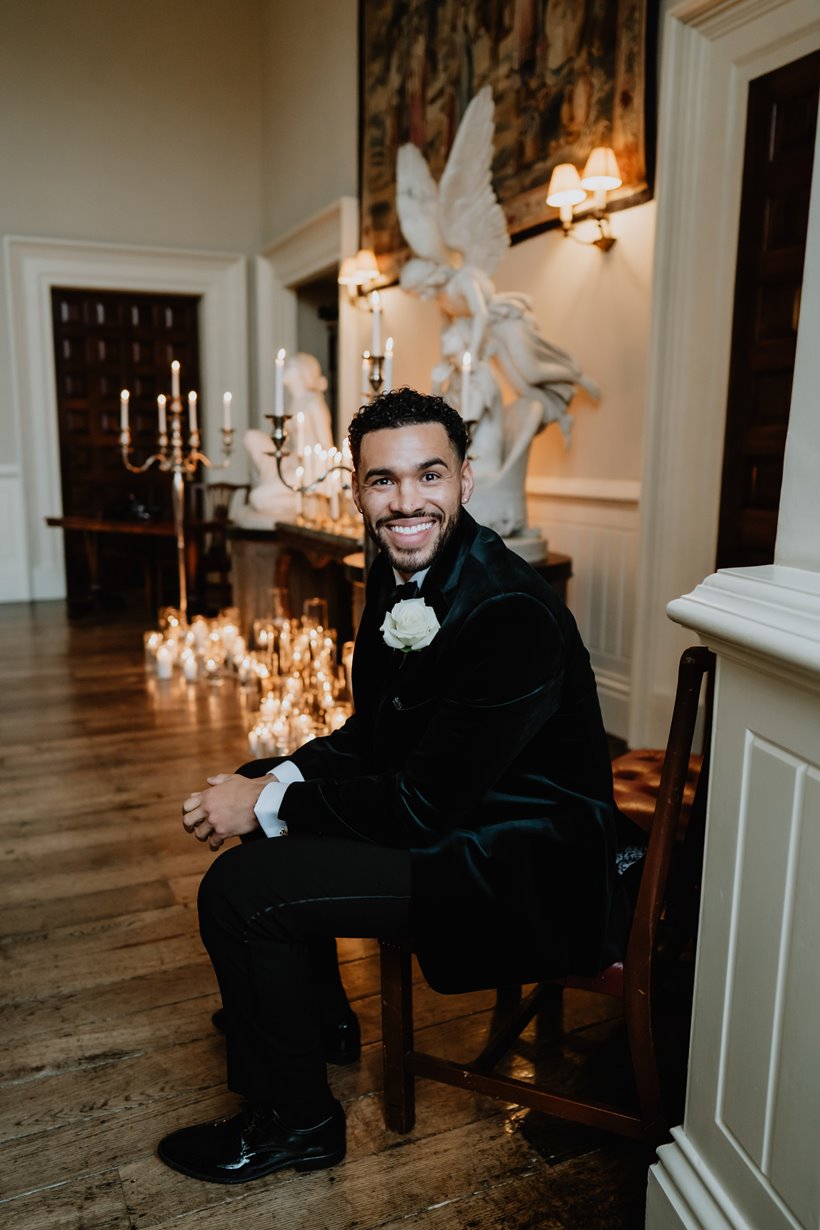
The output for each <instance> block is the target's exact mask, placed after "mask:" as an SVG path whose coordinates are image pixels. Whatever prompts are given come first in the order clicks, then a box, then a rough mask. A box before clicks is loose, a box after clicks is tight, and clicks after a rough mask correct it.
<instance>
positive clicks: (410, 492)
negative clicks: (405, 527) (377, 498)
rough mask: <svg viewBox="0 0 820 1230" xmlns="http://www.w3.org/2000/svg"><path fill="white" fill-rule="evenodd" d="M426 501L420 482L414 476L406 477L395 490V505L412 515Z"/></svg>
mask: <svg viewBox="0 0 820 1230" xmlns="http://www.w3.org/2000/svg"><path fill="white" fill-rule="evenodd" d="M423 503H424V499H423V497H422V493H421V491H420V490H419V484H418V482H417V481H416V479H414V478H405V479H403V480H402V481H401V482H398V483H397V484H396V486H395V489H394V491H393V506H394V508H395V509H396V510H397V511H400V512H402V513H404V515H405V516H410V515H411V514H412V513H414V512H417V511H418V509H419V508H421V506H422V505H423Z"/></svg>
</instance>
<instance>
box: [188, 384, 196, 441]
mask: <svg viewBox="0 0 820 1230" xmlns="http://www.w3.org/2000/svg"><path fill="white" fill-rule="evenodd" d="M196 430H197V422H196V393H194V392H193V390H192V391H191V392H190V393H189V394H188V431H189V432H190V433H191V435H192V436H193V435H194V434H195V433H196Z"/></svg>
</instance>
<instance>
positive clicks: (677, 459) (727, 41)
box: [629, 0, 820, 745]
mask: <svg viewBox="0 0 820 1230" xmlns="http://www.w3.org/2000/svg"><path fill="white" fill-rule="evenodd" d="M818 46H820V17H818V13H817V6H816V3H812V0H689V2H687V3H684V4H680V5H677V6H675V7H674V8H673V9H672V10H671V11H670V12H669V14H668V15H667V19H666V23H665V26H664V34H663V64H662V67H661V72H660V75H659V80H660V82H661V97H660V105H659V142H658V151H659V165H658V176H657V183H658V194H657V195H658V208H657V230H656V238H655V256H654V277H653V287H652V325H651V345H650V368H649V394H648V400H647V415H646V426H645V440H644V457H645V468H644V473H645V477H644V483H643V491H642V517H641V545H640V570H639V575H638V581H637V600H636V601H637V610H636V623H635V653H634V663H635V667H634V677H633V693H634V696H633V714H632V719H631V722H630V734H629V742H630V743H631V744H633V745H638V744H646V743H649V744H658V742H659V741H660V742H662V741H663V739H664V738H665V735H666V726H667V723H668V714H669V713H671V706H672V700H673V697H674V691H675V670H676V663H677V660H678V658H679V656H680V652H681V650H682V649H684V648H685V645H686V642H685V639H684V635H685V634H683V633H681V632H680V631H679V630H678V629H677V628H675V627H674V626H672V625H671V624H669V623H668V622H667V621H666V620H664V617H663V612H664V610H665V608H666V605H667V603H668V602H670V601H671V600H672V599H674V598H676V597H677V596H678V595H679V594H681V593H685V592H686V591H688V590H691V589H692V588H693V587H694V586H695V585H697V584H698V582H699V581H700V580H701V579H702V578H703V577H704V576H706V575H708V574H709V573H710V572H711V571H712V570H713V568H714V560H715V550H716V543H717V524H718V510H719V504H720V484H721V471H722V455H723V436H724V429H725V421H726V394H727V387H728V374H729V355H730V346H731V328H732V308H733V295H734V282H735V266H736V252H737V234H738V218H739V211H740V198H741V181H742V172H743V153H744V141H745V133H746V100H747V95H748V85H749V82H750V80H752V78H754V77H757V76H759V75H761V74H762V73H766V72H769V71H771V70H773V69H775V68H778V67H780V66H781V65H784V64H787V63H789V62H790V61H791V60H795V59H797V58H799V57H800V56H803V55H806V54H808V53H809V52H811V51H814V50H815V49H816V48H817V47H818ZM718 115H719V116H720V123H719V124H716V123H715V116H718ZM692 167H697V169H698V172H697V174H696V175H693V174H692V173H691V169H692ZM704 182H708V183H709V184H710V185H711V189H710V191H711V192H712V195H711V196H710V208H709V225H708V226H704V225H703V201H702V195H701V193H702V185H703V183H704ZM671 544H674V549H670V547H671ZM658 696H660V697H662V699H663V704H662V706H661V708H662V709H665V710H666V714H665V716H664V714H662V713H660V712H659V711H658V706H657V705H656V703H655V702H656V698H657V697H658Z"/></svg>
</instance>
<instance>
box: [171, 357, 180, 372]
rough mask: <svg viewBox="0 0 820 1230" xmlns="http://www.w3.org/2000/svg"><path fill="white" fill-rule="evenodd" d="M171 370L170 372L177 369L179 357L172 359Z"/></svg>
mask: <svg viewBox="0 0 820 1230" xmlns="http://www.w3.org/2000/svg"><path fill="white" fill-rule="evenodd" d="M171 371H172V372H178V371H179V359H174V361H173V363H172V364H171Z"/></svg>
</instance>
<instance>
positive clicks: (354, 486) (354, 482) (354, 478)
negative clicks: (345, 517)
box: [350, 470, 362, 512]
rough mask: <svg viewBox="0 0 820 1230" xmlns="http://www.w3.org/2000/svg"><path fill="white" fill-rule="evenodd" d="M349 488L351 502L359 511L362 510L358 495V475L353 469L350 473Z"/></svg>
mask: <svg viewBox="0 0 820 1230" xmlns="http://www.w3.org/2000/svg"><path fill="white" fill-rule="evenodd" d="M350 490H351V494H352V496H353V503H354V504H355V505H356V508H357V509H358V511H359V512H361V511H362V501H361V498H360V496H359V477H358V475H357V474H356V471H355V470H354V471H353V473H352V474H351V475H350Z"/></svg>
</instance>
